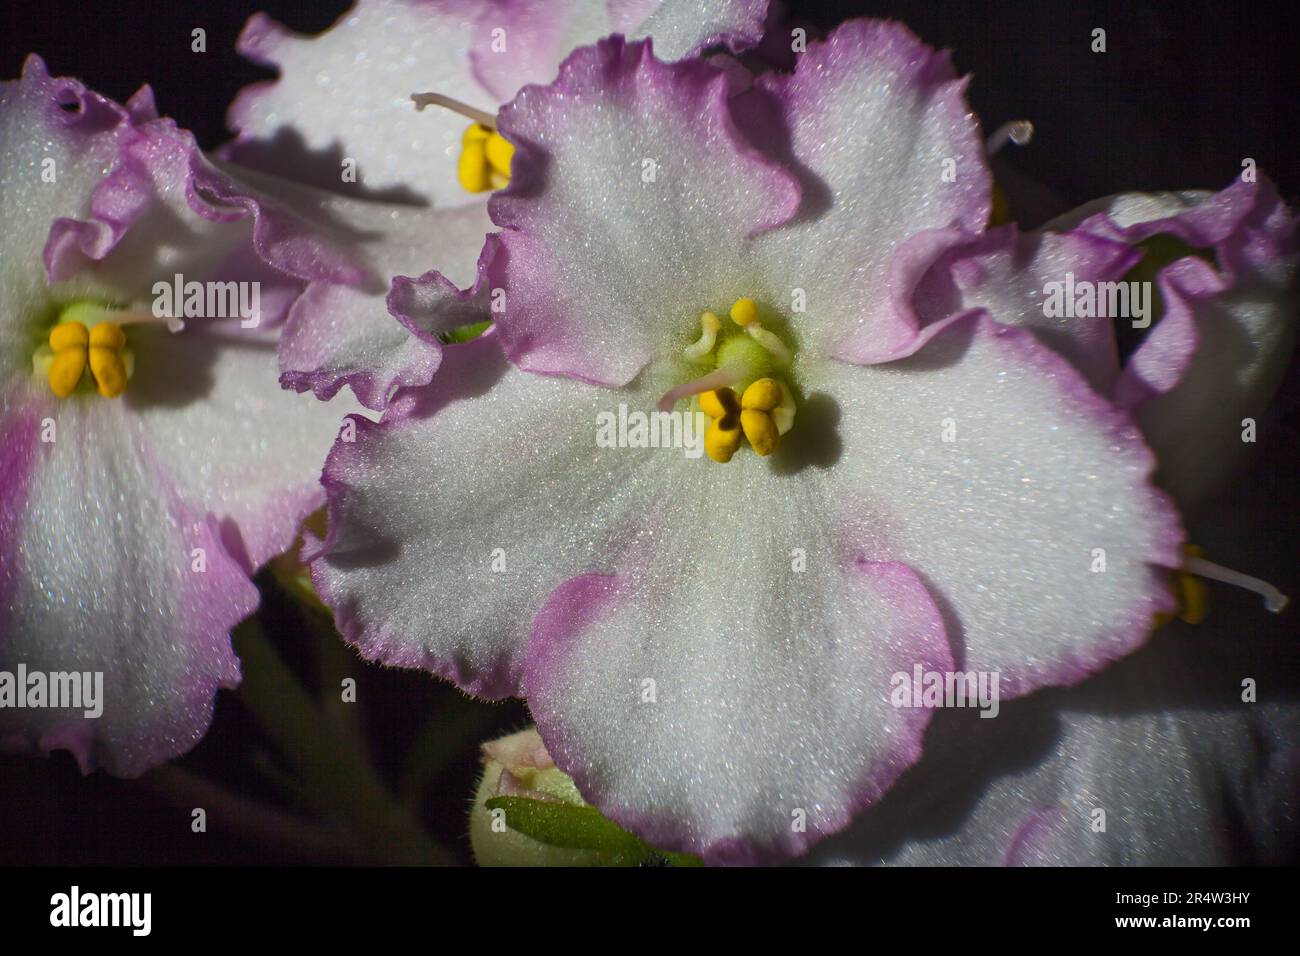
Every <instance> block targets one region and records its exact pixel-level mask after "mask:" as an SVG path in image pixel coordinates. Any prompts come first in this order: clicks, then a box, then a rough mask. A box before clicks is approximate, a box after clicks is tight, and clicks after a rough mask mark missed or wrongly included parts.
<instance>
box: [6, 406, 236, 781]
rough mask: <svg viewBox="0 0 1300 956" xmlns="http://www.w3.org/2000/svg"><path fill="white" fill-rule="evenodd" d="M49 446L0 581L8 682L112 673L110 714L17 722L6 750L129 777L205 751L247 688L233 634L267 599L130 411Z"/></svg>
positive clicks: (76, 417)
mask: <svg viewBox="0 0 1300 956" xmlns="http://www.w3.org/2000/svg"><path fill="white" fill-rule="evenodd" d="M38 434H39V430H37V429H33V430H32V431H31V432H30V433H29V434H28V435H27V436H26V440H28V441H36V442H37V443H38V444H37V447H36V448H35V449H34V450H32V449H31V447H30V446H29V448H28V454H29V455H30V456H31V457H30V459H29V462H28V464H29V473H28V474H27V476H26V481H25V494H24V496H23V500H22V505H21V515H20V517H19V518H18V521H17V522H16V523H14V524H11V526H10V528H9V529H7V530H6V532H5V537H6V538H7V537H8V534H9V532H10V531H17V535H18V536H17V547H16V553H15V554H14V555H13V560H12V561H11V560H6V561H5V562H4V564H3V565H2V566H0V593H3V594H5V595H6V597H7V600H6V603H5V605H4V607H3V609H2V611H0V614H2V616H3V621H2V623H0V670H4V671H7V672H9V673H16V672H17V669H18V667H19V665H23V666H25V668H26V670H27V672H28V673H29V674H30V673H33V672H42V673H46V674H49V673H54V672H60V673H68V672H73V673H82V672H90V673H91V674H93V673H95V672H98V673H101V674H102V675H103V676H102V680H103V695H102V700H101V703H102V707H103V712H102V715H101V716H98V717H86V716H85V715H84V711H85V710H86V708H85V707H84V706H83V707H82V708H61V709H52V708H43V709H30V708H29V709H11V708H8V707H6V708H5V709H3V710H0V741H2V742H3V745H4V746H5V747H6V748H8V749H15V748H18V749H31V748H36V749H40V750H43V751H49V750H51V749H55V748H58V749H67V750H70V751H72V752H73V754H74V755H75V756H76V758H77V760H78V762H79V763H80V764H81V767H82V769H83V771H85V772H89V771H90V770H92V769H94V768H95V767H104V768H105V769H107V770H108V771H110V772H112V773H114V774H118V775H123V776H134V775H137V774H140V773H143V772H144V771H145V770H147V769H148V768H149V767H151V766H153V765H155V764H157V763H160V762H162V761H164V760H166V759H169V758H171V757H175V756H177V755H179V754H182V753H184V752H185V751H187V750H189V749H190V748H191V747H192V746H193V745H194V744H195V743H197V742H198V740H199V739H200V738H201V737H202V736H203V734H204V732H205V731H206V729H207V726H208V723H209V722H210V720H211V717H212V704H213V697H214V695H215V693H216V690H217V688H218V687H233V686H234V685H235V684H237V683H238V682H239V662H238V660H237V659H236V658H235V655H234V653H233V651H232V650H231V647H230V639H229V631H230V628H231V627H232V626H233V625H234V624H235V623H237V622H238V621H239V620H241V619H242V618H244V617H245V616H247V615H248V614H250V613H251V612H252V611H253V610H254V608H255V607H256V606H257V592H256V590H255V589H254V588H253V586H252V585H251V584H250V583H249V581H248V579H247V576H246V575H245V573H244V571H243V569H242V568H240V567H239V565H238V564H237V563H236V562H235V561H234V560H233V559H232V558H231V557H230V556H229V555H228V554H227V553H226V551H225V550H224V548H223V546H222V543H221V534H220V530H219V529H218V527H217V525H216V522H215V521H213V520H212V519H211V518H210V517H208V516H206V515H205V514H204V512H202V511H200V510H195V509H193V508H192V507H190V506H187V505H186V504H184V503H183V501H182V499H181V496H180V495H179V494H178V493H177V491H176V489H175V488H174V487H173V486H172V485H171V484H170V482H169V480H168V476H167V473H166V470H165V469H164V468H163V467H161V465H160V463H159V462H158V460H157V459H156V457H155V456H154V454H153V451H152V450H151V449H150V448H149V447H148V446H147V444H145V443H144V442H142V441H139V440H138V439H137V437H136V434H137V433H136V432H135V428H134V425H133V424H132V422H131V421H130V416H129V413H128V412H126V411H125V410H124V408H123V407H122V406H121V405H120V404H110V403H98V404H96V405H89V406H79V405H70V406H69V407H67V408H65V409H62V410H61V413H60V415H59V416H58V431H57V438H56V440H55V441H53V442H43V441H41V440H40V438H39V437H38ZM8 491H9V488H8V487H6V498H7V497H8ZM4 510H5V511H10V502H9V501H8V500H7V501H6V502H5V508H4ZM12 517H13V515H12V512H10V519H12ZM15 525H16V526H15ZM6 550H8V544H7V543H6ZM200 568H202V570H199V569H200ZM92 686H93V684H92ZM84 703H85V702H84V701H83V705H84Z"/></svg>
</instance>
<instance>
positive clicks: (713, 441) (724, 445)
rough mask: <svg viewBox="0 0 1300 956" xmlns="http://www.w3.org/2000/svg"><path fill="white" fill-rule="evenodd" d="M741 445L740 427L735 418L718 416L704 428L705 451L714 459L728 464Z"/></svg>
mask: <svg viewBox="0 0 1300 956" xmlns="http://www.w3.org/2000/svg"><path fill="white" fill-rule="evenodd" d="M739 447H740V428H739V424H738V422H737V421H736V420H735V419H734V418H730V419H727V418H717V419H714V420H713V421H711V422H709V427H708V428H706V429H705V430H704V451H705V453H706V454H707V455H708V456H709V457H710V458H712V459H713V460H714V461H716V462H719V463H721V464H724V465H725V464H726V463H727V462H729V461H731V456H732V455H734V454H735V453H736V449H737V448H739Z"/></svg>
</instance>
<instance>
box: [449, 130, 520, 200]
mask: <svg viewBox="0 0 1300 956" xmlns="http://www.w3.org/2000/svg"><path fill="white" fill-rule="evenodd" d="M460 143H461V151H460V161H459V163H458V164H457V166H456V175H457V176H458V177H459V178H460V184H461V185H462V186H463V187H465V190H466V191H467V192H472V193H485V192H488V191H489V190H493V189H500V188H501V187H502V186H505V185H506V184H507V183H509V182H510V160H511V159H512V158H513V157H514V155H515V148H514V146H513V145H511V143H510V142H509V141H508V140H507V139H506V138H505V137H504V136H502V135H501V134H500V133H498V132H497V131H496V130H494V129H489V128H488V127H487V126H484V125H483V124H482V123H474V124H473V125H472V126H470V127H469V129H467V130H465V135H464V136H462V137H461V140H460Z"/></svg>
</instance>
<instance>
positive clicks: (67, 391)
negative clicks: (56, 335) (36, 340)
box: [49, 328, 86, 398]
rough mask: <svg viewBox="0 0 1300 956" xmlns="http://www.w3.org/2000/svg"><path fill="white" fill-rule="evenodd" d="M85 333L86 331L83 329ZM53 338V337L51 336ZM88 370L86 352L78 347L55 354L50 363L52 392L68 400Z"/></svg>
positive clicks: (71, 347)
mask: <svg viewBox="0 0 1300 956" xmlns="http://www.w3.org/2000/svg"><path fill="white" fill-rule="evenodd" d="M82 331H83V332H84V331H85V329H84V328H83V329H82ZM51 337H53V336H51ZM85 370H86V350H85V349H84V348H81V347H78V346H75V345H73V346H69V347H68V348H65V349H62V350H60V351H58V352H56V353H55V354H54V359H53V360H52V361H51V362H50V369H49V380H50V390H51V391H52V392H54V394H55V395H57V396H59V398H67V397H68V396H69V395H71V394H72V393H73V392H74V391H75V390H76V388H77V383H78V382H80V381H81V374H82V373H83V372H84V371H85Z"/></svg>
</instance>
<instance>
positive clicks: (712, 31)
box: [610, 0, 768, 62]
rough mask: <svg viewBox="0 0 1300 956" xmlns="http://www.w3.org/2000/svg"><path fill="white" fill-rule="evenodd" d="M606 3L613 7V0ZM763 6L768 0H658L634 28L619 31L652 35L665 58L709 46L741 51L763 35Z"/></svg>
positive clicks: (675, 57)
mask: <svg viewBox="0 0 1300 956" xmlns="http://www.w3.org/2000/svg"><path fill="white" fill-rule="evenodd" d="M610 6H611V8H613V7H614V6H616V2H611V3H610ZM767 8H768V0H717V2H714V3H709V4H705V5H703V6H702V5H701V4H699V3H695V2H694V0H661V2H660V3H659V5H658V6H657V8H656V9H655V10H654V12H653V13H651V14H650V15H649V16H648V17H647V18H646V19H645V20H644V21H643V22H642V23H641V24H640V25H639V26H638V27H636V28H635V30H631V29H624V30H623V31H622V32H626V33H629V35H631V36H636V37H654V41H655V51H656V52H657V53H658V55H659V57H660V58H661V59H663V60H667V61H669V62H671V61H673V60H680V59H682V58H683V57H687V56H694V55H696V54H698V53H700V52H701V51H703V50H704V49H705V48H706V47H711V46H726V47H728V48H730V49H731V50H733V51H741V50H745V49H747V48H749V47H752V46H756V45H757V44H758V42H759V41H760V40H762V39H763V26H764V22H765V21H766V19H767ZM611 13H612V10H611ZM615 29H619V28H618V27H615Z"/></svg>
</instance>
